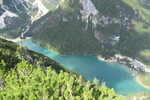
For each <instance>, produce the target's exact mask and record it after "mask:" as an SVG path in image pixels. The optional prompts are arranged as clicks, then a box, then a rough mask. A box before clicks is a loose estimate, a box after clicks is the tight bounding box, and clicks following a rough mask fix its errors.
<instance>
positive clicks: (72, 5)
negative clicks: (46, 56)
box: [28, 0, 150, 58]
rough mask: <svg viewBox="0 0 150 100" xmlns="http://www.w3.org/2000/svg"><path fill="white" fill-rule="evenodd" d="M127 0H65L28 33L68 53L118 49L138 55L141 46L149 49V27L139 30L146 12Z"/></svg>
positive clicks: (110, 53) (109, 53) (103, 52)
mask: <svg viewBox="0 0 150 100" xmlns="http://www.w3.org/2000/svg"><path fill="white" fill-rule="evenodd" d="M134 1H135V0H134ZM66 2H67V3H66ZM128 2H129V1H128V0H113V1H112V0H91V1H90V0H73V1H68V0H64V2H63V3H62V4H61V5H60V6H59V7H58V8H57V9H56V10H54V11H50V12H49V13H48V14H46V15H45V16H43V17H42V18H41V19H39V20H37V21H36V22H35V23H34V24H33V25H32V26H31V29H30V30H29V31H28V36H29V35H30V36H32V37H33V39H34V40H35V41H36V42H37V43H39V44H41V45H43V46H46V47H48V48H49V49H51V50H54V51H56V52H59V53H61V54H65V55H70V54H88V55H99V54H100V55H102V56H104V57H106V58H109V57H110V56H113V55H114V54H117V53H119V54H122V55H125V56H129V57H133V58H137V57H139V55H140V52H141V51H142V50H145V49H150V44H149V43H150V34H149V31H143V32H140V31H138V29H137V28H136V27H138V25H139V24H137V23H143V21H144V17H142V16H144V15H143V14H141V13H140V11H139V10H138V9H136V8H134V7H136V6H131V5H129V4H128ZM138 2H140V1H137V2H135V4H137V5H138ZM132 4H134V3H132ZM64 6H65V7H66V8H65V9H64ZM139 7H141V8H142V9H145V8H144V7H142V6H141V5H139ZM67 8H68V9H67ZM145 27H149V25H148V24H147V26H145ZM143 29H144V27H143Z"/></svg>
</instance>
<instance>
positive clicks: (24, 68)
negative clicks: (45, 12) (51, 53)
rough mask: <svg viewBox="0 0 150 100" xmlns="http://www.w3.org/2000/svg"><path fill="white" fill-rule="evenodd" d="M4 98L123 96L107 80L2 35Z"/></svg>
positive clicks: (118, 99) (117, 99) (0, 93)
mask: <svg viewBox="0 0 150 100" xmlns="http://www.w3.org/2000/svg"><path fill="white" fill-rule="evenodd" d="M0 99H1V100H23V99H25V100H41V99H42V100H123V99H124V98H123V97H122V96H119V95H117V94H115V92H114V90H113V89H108V88H107V87H106V86H105V85H104V84H102V85H99V84H98V81H97V80H96V79H95V80H94V81H93V83H90V82H85V80H84V78H83V77H82V76H79V75H78V74H77V73H75V72H72V71H70V70H68V69H65V68H63V67H62V66H61V65H59V64H58V63H56V62H54V61H53V60H51V59H49V58H47V57H44V56H42V55H40V54H38V53H35V52H32V51H29V50H27V49H26V48H24V47H21V46H18V45H16V44H14V43H12V42H8V41H5V40H2V39H0Z"/></svg>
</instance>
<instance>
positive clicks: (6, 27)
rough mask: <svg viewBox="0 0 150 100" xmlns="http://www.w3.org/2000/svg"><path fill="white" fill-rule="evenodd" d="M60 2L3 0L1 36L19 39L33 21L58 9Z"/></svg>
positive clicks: (0, 10)
mask: <svg viewBox="0 0 150 100" xmlns="http://www.w3.org/2000/svg"><path fill="white" fill-rule="evenodd" d="M57 5H59V0H57V1H55V0H49V1H48V0H1V2H0V35H3V36H4V37H7V38H17V37H19V36H21V34H22V33H25V32H26V31H27V30H28V28H29V26H30V25H31V24H32V22H33V21H35V20H37V19H38V18H40V17H41V16H43V15H45V14H46V13H47V12H48V11H49V10H54V9H56V6H57Z"/></svg>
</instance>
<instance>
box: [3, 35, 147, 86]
mask: <svg viewBox="0 0 150 100" xmlns="http://www.w3.org/2000/svg"><path fill="white" fill-rule="evenodd" d="M3 39H4V38H3ZM6 40H7V39H6ZM25 40H30V39H11V40H9V41H12V42H22V41H25ZM31 40H32V39H31ZM97 58H98V59H100V60H101V61H104V62H113V63H120V64H123V63H121V62H118V61H117V60H114V59H108V60H105V59H104V58H102V57H100V56H98V57H97ZM131 77H132V76H131ZM135 78H136V77H135ZM137 82H138V83H139V84H140V82H139V80H138V81H137ZM140 85H141V86H142V87H144V86H143V85H142V84H140ZM144 88H145V87H144Z"/></svg>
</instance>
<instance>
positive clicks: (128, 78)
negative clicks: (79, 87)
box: [18, 40, 148, 95]
mask: <svg viewBox="0 0 150 100" xmlns="http://www.w3.org/2000/svg"><path fill="white" fill-rule="evenodd" d="M18 43H19V44H20V45H22V46H25V47H27V48H28V49H30V50H33V51H35V52H38V53H41V54H43V55H45V56H47V57H50V58H51V59H53V60H55V61H56V62H59V63H60V64H61V65H63V66H65V67H66V68H69V69H71V70H73V71H76V72H78V73H79V74H81V75H83V76H84V77H85V79H86V80H87V81H88V80H89V81H92V80H93V79H94V78H97V79H99V80H100V84H101V83H102V82H105V83H106V86H108V87H109V88H114V90H115V92H116V93H118V94H122V95H132V94H135V93H139V92H144V91H145V92H146V91H148V89H146V88H144V87H143V86H142V85H141V84H139V83H138V81H137V80H136V77H133V76H132V75H136V74H138V73H137V71H135V70H133V69H132V68H129V67H126V66H124V65H121V64H117V63H109V62H103V61H101V60H99V59H98V58H97V57H95V56H81V55H70V56H69V55H68V56H63V55H59V54H56V53H54V52H51V51H49V50H48V49H47V48H44V47H42V46H40V45H38V44H36V43H34V42H33V41H32V40H25V41H22V42H18Z"/></svg>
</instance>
